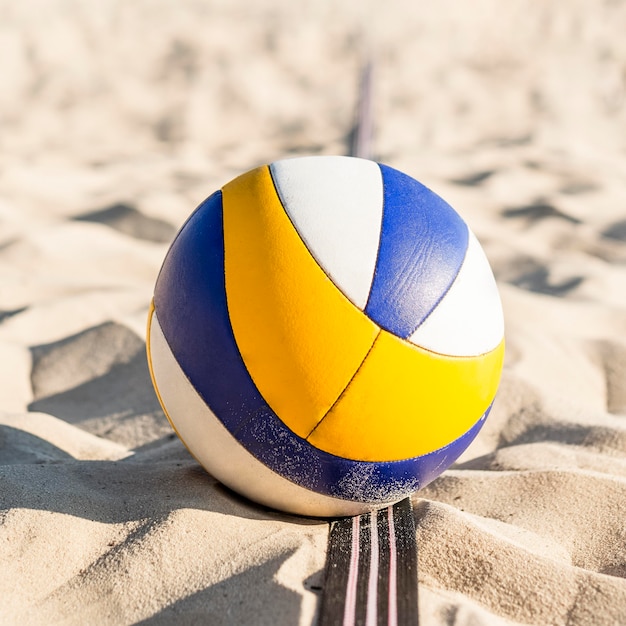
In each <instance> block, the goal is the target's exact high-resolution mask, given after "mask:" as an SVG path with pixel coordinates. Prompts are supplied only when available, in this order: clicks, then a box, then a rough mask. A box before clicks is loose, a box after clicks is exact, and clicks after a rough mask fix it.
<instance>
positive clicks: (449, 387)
mask: <svg viewBox="0 0 626 626" xmlns="http://www.w3.org/2000/svg"><path fill="white" fill-rule="evenodd" d="M503 357H504V341H502V343H500V345H499V346H498V347H497V348H496V349H494V350H492V351H491V352H488V353H487V354H484V355H481V356H477V357H450V356H443V355H439V354H436V353H433V352H429V351H427V350H424V349H422V348H419V347H417V346H414V345H412V344H410V343H408V342H407V341H404V340H403V339H400V338H398V337H395V336H394V335H392V334H390V333H388V332H386V331H384V330H382V331H381V332H380V335H379V336H378V338H377V339H376V342H375V344H374V346H373V348H372V350H371V351H370V353H369V354H368V355H367V358H366V359H365V361H364V362H363V364H362V365H361V368H360V369H359V371H358V373H357V374H356V375H355V376H354V379H353V380H352V381H351V382H350V385H349V386H348V388H347V389H346V390H345V392H344V393H343V394H342V396H341V397H340V398H339V400H338V401H337V403H336V404H335V405H334V406H333V407H332V409H331V410H330V411H329V413H328V415H327V416H326V417H325V418H324V419H323V420H322V421H321V422H320V423H319V425H318V426H317V428H315V430H314V431H313V432H312V433H311V435H310V436H309V437H308V440H309V442H310V443H312V444H313V445H315V446H317V447H318V448H321V449H322V450H325V451H326V452H330V453H332V454H336V455H338V456H341V457H344V458H349V459H355V460H360V461H397V460H401V459H407V458H412V457H416V456H419V455H422V454H427V453H429V452H432V451H434V450H438V449H439V448H442V447H444V446H446V445H448V444H449V443H451V442H452V441H455V440H456V439H458V438H459V437H461V435H463V434H465V433H466V432H467V431H468V430H469V429H470V428H471V427H472V426H473V425H474V424H475V423H476V422H477V421H478V419H479V418H480V417H481V416H482V414H483V413H484V412H485V411H486V410H487V408H488V407H489V405H490V404H491V402H492V401H493V398H494V396H495V394H496V391H497V388H498V382H499V381H500V372H501V370H502V361H503Z"/></svg>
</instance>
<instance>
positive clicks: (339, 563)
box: [319, 498, 418, 626]
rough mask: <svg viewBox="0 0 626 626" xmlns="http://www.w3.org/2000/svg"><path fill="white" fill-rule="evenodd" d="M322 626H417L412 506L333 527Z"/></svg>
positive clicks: (405, 504)
mask: <svg viewBox="0 0 626 626" xmlns="http://www.w3.org/2000/svg"><path fill="white" fill-rule="evenodd" d="M323 594H324V595H323V596H322V603H321V607H320V616H319V624H320V626H337V625H343V626H360V625H363V626H382V625H383V624H384V625H385V626H405V625H407V626H409V625H414V624H418V613H417V543H416V540H415V520H414V518H413V509H412V507H411V500H410V499H409V498H405V499H404V500H402V501H401V502H398V503H397V504H394V505H392V506H389V507H387V508H386V509H381V510H380V511H372V512H371V513H366V514H364V515H359V516H356V517H348V518H343V519H339V520H336V521H334V522H332V523H331V527H330V534H329V537H328V555H327V557H326V574H325V580H324V591H323Z"/></svg>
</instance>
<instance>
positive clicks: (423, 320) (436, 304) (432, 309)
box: [403, 224, 486, 354]
mask: <svg viewBox="0 0 626 626" xmlns="http://www.w3.org/2000/svg"><path fill="white" fill-rule="evenodd" d="M465 228H466V230H467V247H466V248H465V254H464V255H463V261H462V262H461V265H459V269H458V270H457V272H456V274H455V276H454V278H453V279H452V280H451V281H450V284H449V285H448V286H447V287H446V290H445V291H444V292H443V293H442V294H441V295H440V296H439V298H437V301H436V302H435V303H434V304H433V306H432V307H431V308H430V311H428V313H426V315H424V317H422V319H421V320H420V321H419V322H418V323H417V325H416V326H415V328H413V329H412V330H411V332H409V334H408V335H407V336H406V337H403V339H407V340H408V338H409V337H410V336H411V335H412V334H413V333H414V332H415V331H416V330H417V329H418V328H419V327H420V326H421V325H422V324H423V323H424V322H425V321H426V320H427V319H428V318H429V317H430V316H431V315H432V314H433V313H434V311H435V309H436V308H437V307H438V306H439V304H440V303H441V302H442V301H443V299H444V298H445V297H446V296H447V295H448V293H449V292H450V289H452V285H454V283H455V282H456V279H457V278H458V277H459V274H460V273H461V270H462V269H463V266H464V265H465V260H466V259H467V252H468V251H469V244H470V229H469V226H468V225H467V224H465ZM435 354H437V353H435ZM485 354H486V353H485Z"/></svg>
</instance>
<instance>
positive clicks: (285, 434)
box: [154, 192, 489, 503]
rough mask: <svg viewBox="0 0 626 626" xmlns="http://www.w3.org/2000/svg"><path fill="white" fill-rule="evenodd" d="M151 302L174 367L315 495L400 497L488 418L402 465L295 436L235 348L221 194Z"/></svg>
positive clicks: (261, 456) (180, 243)
mask: <svg viewBox="0 0 626 626" xmlns="http://www.w3.org/2000/svg"><path fill="white" fill-rule="evenodd" d="M154 304H155V310H156V313H157V316H158V319H159V323H160V325H161V328H162V330H163V334H164V335H165V338H166V340H167V342H168V345H169V346H170V348H171V350H172V352H173V353H174V355H175V357H176V359H177V361H178V363H179V365H180V366H181V368H182V370H183V371H184V372H185V375H186V376H187V378H188V379H189V381H190V382H191V384H192V385H193V386H194V388H195V389H196V390H197V391H198V393H199V394H200V395H201V397H202V398H203V399H204V401H205V402H206V404H207V405H208V406H209V407H210V408H211V410H212V411H213V413H215V415H216V416H217V417H218V419H220V421H221V422H222V423H223V424H224V426H225V427H226V428H227V429H228V430H229V431H230V433H231V434H232V435H233V436H234V437H235V439H236V440H237V441H239V443H241V445H242V446H244V447H245V448H246V449H247V450H248V451H249V452H250V453H251V454H252V455H254V456H255V457H256V458H257V459H258V460H259V461H261V462H262V463H264V464H265V465H266V466H267V467H269V468H270V469H271V470H273V471H275V472H276V473H277V474H280V475H282V476H284V477H285V478H287V479H288V480H291V481H292V482H294V483H296V484H298V485H300V486H301V487H305V488H308V489H311V490H312V491H316V492H318V493H322V494H325V495H330V496H334V497H337V498H343V499H346V500H354V501H361V502H381V503H382V502H387V501H390V500H393V499H395V498H401V497H403V496H404V495H406V494H407V493H409V492H411V491H414V490H416V489H418V488H419V487H422V486H424V485H425V484H427V483H428V482H430V481H431V480H432V479H433V478H435V477H436V476H437V475H439V474H440V473H441V472H442V471H443V470H444V469H445V468H446V467H447V466H448V465H449V464H450V463H452V462H453V461H454V460H455V459H456V458H457V457H458V456H459V455H460V454H461V453H462V452H463V450H465V448H466V447H467V446H468V445H469V444H470V443H471V441H472V440H473V439H474V437H475V436H476V434H477V433H478V431H479V430H480V428H481V426H482V424H483V422H484V419H485V417H486V416H487V413H488V412H489V411H487V412H486V413H485V415H483V416H482V417H481V419H480V420H479V421H478V422H477V423H476V424H475V425H474V426H473V427H472V428H471V429H470V430H469V431H468V432H467V433H465V434H464V435H463V436H462V437H460V438H459V439H457V440H456V441H454V442H452V443H451V444H449V445H448V446H446V447H444V448H442V449H440V450H436V451H434V452H431V453H429V454H425V455H423V456H421V457H417V458H414V459H408V460H404V461H392V462H386V463H385V462H383V463H372V462H367V461H351V460H348V459H344V458H341V457H337V456H334V455H332V454H328V453H327V452H323V451H321V450H319V449H317V448H315V447H314V446H312V445H311V444H310V443H308V442H307V441H305V440H304V439H302V438H300V437H298V436H297V435H295V434H294V433H293V432H292V431H291V430H290V429H289V428H287V427H286V426H285V425H284V424H283V422H282V421H281V420H280V419H279V418H278V417H277V416H276V415H275V413H274V412H273V411H272V410H271V408H270V407H269V406H268V404H267V403H266V402H265V400H264V399H263V397H262V396H261V394H260V393H259V391H258V389H257V388H256V386H255V385H254V382H253V381H252V379H251V378H250V375H249V374H248V371H247V369H246V367H245V365H244V363H243V360H242V359H241V356H240V354H239V351H238V349H237V345H236V343H235V338H234V335H233V332H232V329H231V326H230V321H229V318H228V309H227V305H226V289H225V284H224V237H223V225H222V196H221V193H219V192H218V193H216V194H214V195H212V196H211V197H210V198H208V199H207V200H205V202H203V203H202V204H201V205H200V206H199V207H198V209H196V211H195V212H194V213H193V214H192V216H191V217H190V218H189V220H188V221H187V223H186V224H185V226H184V227H183V228H182V229H181V231H180V233H179V234H178V236H177V238H176V240H175V241H174V243H173V244H172V246H171V248H170V250H169V252H168V254H167V256H166V258H165V262H164V264H163V268H162V269H161V272H160V274H159V277H158V279H157V283H156V288H155V294H154Z"/></svg>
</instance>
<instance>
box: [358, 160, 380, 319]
mask: <svg viewBox="0 0 626 626" xmlns="http://www.w3.org/2000/svg"><path fill="white" fill-rule="evenodd" d="M376 165H378V172H379V174H380V181H381V186H382V190H383V199H382V203H383V208H382V211H381V212H380V228H379V229H378V247H377V248H376V262H375V263H374V273H373V274H372V282H371V283H370V289H369V292H368V293H367V300H366V301H365V307H364V308H363V311H366V310H367V305H368V304H369V303H370V298H371V297H372V289H373V288H374V281H375V280H376V272H378V259H379V257H380V248H381V246H382V243H383V223H384V221H385V177H384V176H383V170H382V169H381V167H380V163H376Z"/></svg>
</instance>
